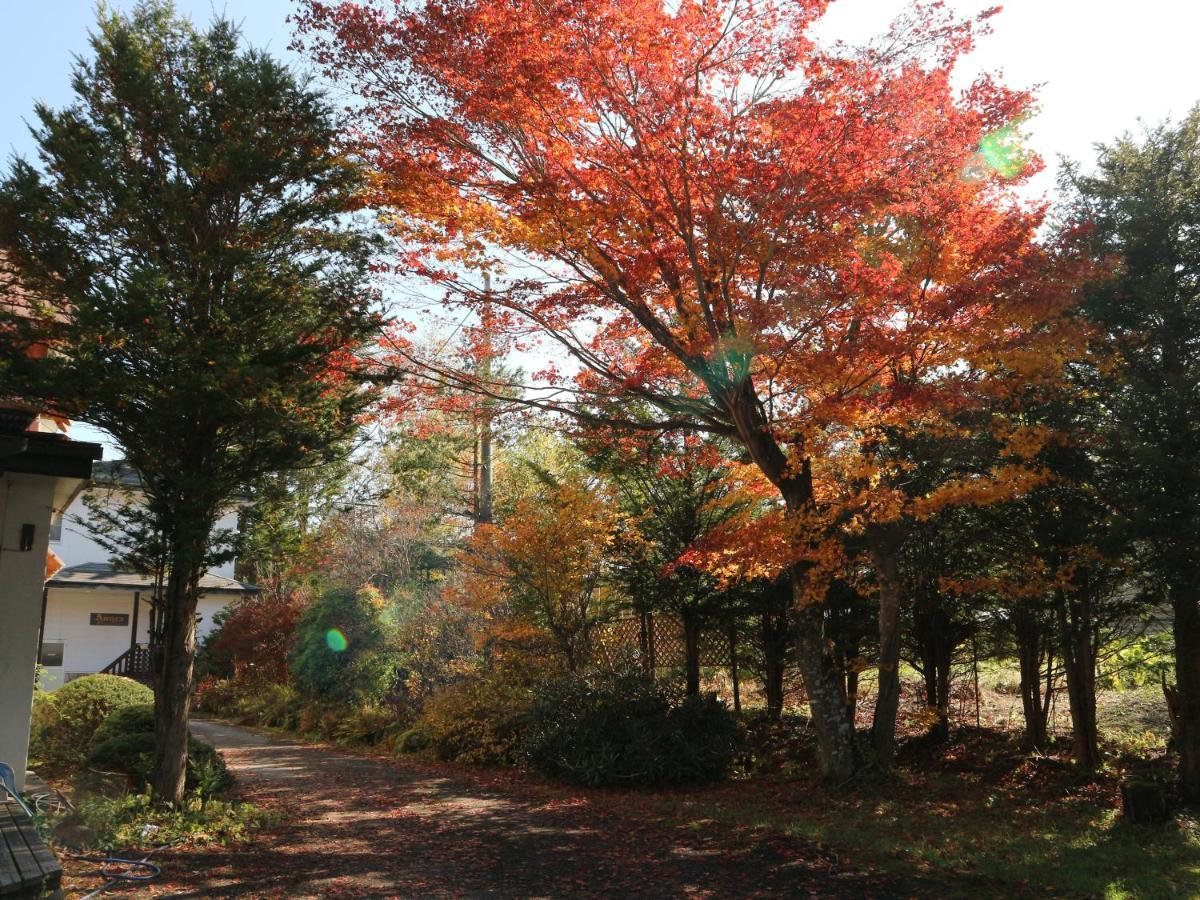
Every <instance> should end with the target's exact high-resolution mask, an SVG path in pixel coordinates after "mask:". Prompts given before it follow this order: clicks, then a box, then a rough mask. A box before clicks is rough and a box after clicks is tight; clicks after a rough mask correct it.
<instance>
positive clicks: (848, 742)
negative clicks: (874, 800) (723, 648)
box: [792, 570, 859, 784]
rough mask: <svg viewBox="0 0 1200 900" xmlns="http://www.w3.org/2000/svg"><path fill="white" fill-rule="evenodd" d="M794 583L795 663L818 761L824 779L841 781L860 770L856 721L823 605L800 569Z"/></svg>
mask: <svg viewBox="0 0 1200 900" xmlns="http://www.w3.org/2000/svg"><path fill="white" fill-rule="evenodd" d="M792 584H793V588H792V589H793V592H794V594H795V602H796V607H797V608H796V613H795V623H796V662H797V664H798V666H799V668H800V676H801V677H802V678H803V679H804V690H805V692H806V693H807V694H808V705H809V709H810V710H811V712H812V723H813V728H814V730H815V731H816V733H817V756H818V763H819V764H820V768H821V774H822V775H823V776H824V777H825V778H827V779H829V780H830V781H833V782H835V783H838V784H840V783H842V782H844V781H848V780H849V779H850V778H853V777H854V775H855V774H856V773H857V772H858V767H859V758H858V750H857V748H856V747H855V744H854V723H853V721H852V719H851V717H850V711H849V708H848V706H847V704H846V698H845V696H844V695H843V693H842V683H841V675H840V673H839V672H838V669H837V666H836V665H835V664H834V661H833V657H832V655H831V654H830V652H829V648H828V645H827V642H826V640H825V610H824V608H823V604H820V603H814V602H809V601H808V599H807V598H806V597H805V596H804V593H803V591H804V585H803V579H802V576H801V573H800V572H799V571H798V570H793V574H792Z"/></svg>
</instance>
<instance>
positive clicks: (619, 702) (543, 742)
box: [521, 672, 740, 787]
mask: <svg viewBox="0 0 1200 900" xmlns="http://www.w3.org/2000/svg"><path fill="white" fill-rule="evenodd" d="M739 740H740V734H739V730H738V726H737V722H736V720H735V719H734V717H733V715H732V714H731V713H730V712H729V710H728V709H726V707H725V705H724V704H723V703H721V702H720V701H719V700H717V698H716V697H715V696H713V695H707V696H703V697H687V698H684V697H681V696H678V695H677V694H675V693H674V692H671V691H668V690H667V689H666V688H665V687H663V686H662V685H658V684H655V683H654V682H652V681H649V680H648V679H646V677H645V676H644V675H643V674H642V673H640V672H617V673H598V674H596V675H593V676H590V677H580V676H565V677H561V678H556V679H552V680H550V681H547V682H545V683H543V684H542V685H541V686H540V687H539V689H538V691H537V699H536V700H535V702H534V704H533V706H532V708H531V709H530V710H529V713H528V715H527V716H526V719H525V724H524V731H523V734H522V741H521V749H522V752H523V754H524V757H525V760H526V761H527V762H528V763H529V764H530V765H531V766H533V767H534V768H536V769H538V770H539V771H541V772H544V773H545V774H547V775H550V776H551V777H553V778H559V779H562V780H564V781H569V782H573V783H576V784H584V785H589V786H592V787H599V786H608V785H668V784H700V783H703V782H709V781H717V780H719V779H721V778H724V777H725V776H726V775H727V774H728V772H729V768H730V765H731V764H732V762H733V759H734V754H735V753H736V751H737V747H738V744H739Z"/></svg>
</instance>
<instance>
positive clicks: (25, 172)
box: [0, 2, 379, 804]
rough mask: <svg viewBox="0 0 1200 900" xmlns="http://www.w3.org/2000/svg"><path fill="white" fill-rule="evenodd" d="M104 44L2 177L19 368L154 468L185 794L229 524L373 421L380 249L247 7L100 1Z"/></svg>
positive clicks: (157, 787) (11, 371)
mask: <svg viewBox="0 0 1200 900" xmlns="http://www.w3.org/2000/svg"><path fill="white" fill-rule="evenodd" d="M91 50H92V53H91V58H90V59H86V60H85V59H80V60H79V61H78V62H77V63H76V66H75V72H74V78H73V82H72V83H73V89H74V93H75V101H74V103H73V104H72V105H71V106H69V107H67V108H65V109H62V110H52V109H49V108H47V107H45V106H39V107H38V109H37V119H38V123H39V124H38V125H37V126H36V127H35V128H34V129H33V133H34V135H35V137H36V140H37V143H38V156H39V160H38V161H37V162H36V163H29V162H26V161H23V160H16V161H14V162H13V164H12V167H11V171H10V173H9V174H8V176H7V178H6V180H5V181H4V182H3V183H2V184H0V255H3V256H4V257H6V259H7V265H6V269H5V271H6V272H7V277H8V279H9V280H10V281H13V280H19V282H20V284H21V285H22V288H23V290H24V291H25V292H26V294H27V295H30V296H32V297H34V298H36V299H35V300H33V301H32V302H31V303H30V304H27V306H28V307H29V308H28V309H26V310H24V312H23V314H22V315H21V316H13V315H11V314H10V315H9V316H8V317H7V319H6V320H3V321H0V330H4V331H7V332H8V337H9V338H12V339H11V340H5V341H4V342H3V348H2V349H0V383H2V384H3V385H4V392H5V393H6V394H17V395H19V396H21V397H22V398H23V399H26V400H28V401H30V402H34V403H38V404H40V405H42V406H44V407H48V408H50V409H52V410H55V411H57V412H59V413H61V414H64V415H67V416H70V417H71V418H75V419H79V420H82V421H84V422H89V423H92V424H94V425H96V426H99V427H101V428H103V429H105V430H106V431H107V432H109V434H111V435H112V436H113V438H114V439H115V440H116V442H117V443H118V444H119V445H120V447H121V448H122V450H123V451H124V453H125V455H126V458H127V459H128V461H129V463H130V464H131V465H132V466H133V467H134V468H135V469H136V470H137V471H138V472H139V473H140V475H141V477H142V481H143V484H144V487H145V502H146V509H147V511H148V513H149V515H150V516H151V518H152V519H153V523H154V525H156V526H157V530H158V532H159V534H160V535H161V536H162V540H163V542H164V548H165V559H166V563H167V577H166V586H165V589H164V597H163V604H164V606H165V622H164V632H163V633H164V646H163V649H162V653H161V654H160V658H158V659H157V661H156V700H155V713H156V736H157V747H156V755H155V760H154V768H153V776H152V784H153V788H154V791H155V793H156V795H157V796H158V797H159V798H160V799H161V800H163V801H166V802H172V803H176V804H177V803H179V802H180V801H181V800H182V798H183V791H184V763H185V751H186V740H187V727H188V713H189V703H190V696H191V691H192V686H193V684H192V682H193V660H194V656H195V643H196V641H195V609H196V600H197V584H198V581H199V578H200V576H201V574H202V573H203V572H204V570H205V568H206V567H207V566H208V565H209V564H210V562H211V560H212V553H213V552H214V535H213V530H214V526H215V523H216V521H217V519H218V517H219V516H220V515H221V513H222V511H223V510H225V509H228V508H229V506H230V504H231V502H232V501H233V498H234V497H235V496H237V495H238V493H239V492H241V491H244V490H246V489H247V488H248V487H249V486H251V485H253V484H254V483H255V482H256V481H258V480H259V479H261V478H263V477H264V476H266V475H268V474H269V473H275V472H279V471H282V470H288V469H291V468H295V467H300V466H309V465H314V464H316V463H318V462H319V461H320V460H321V459H322V458H323V457H327V456H331V455H333V454H334V453H335V452H336V450H337V448H339V447H341V446H344V443H345V437H346V435H347V434H348V433H349V432H350V431H352V430H353V429H354V428H355V427H356V421H357V419H358V416H359V415H360V413H361V411H362V410H363V408H364V406H365V405H366V404H367V403H368V402H369V401H370V399H371V393H370V392H369V391H367V390H364V389H363V388H362V386H361V379H359V378H358V377H357V376H358V373H359V368H358V367H357V366H356V365H355V359H356V351H357V350H358V349H359V348H360V347H362V346H363V345H364V343H365V342H367V341H369V340H370V338H371V336H372V335H373V333H374V332H375V331H376V329H377V327H378V325H379V322H378V321H377V315H376V314H375V313H374V312H373V311H372V310H373V308H374V304H375V300H374V297H373V295H372V293H371V291H370V290H369V289H368V278H369V265H370V258H371V255H372V253H373V250H374V246H373V242H372V239H371V238H370V237H369V236H368V234H367V233H366V232H365V231H364V230H363V229H362V228H360V227H359V226H358V225H356V224H355V223H354V219H353V216H351V215H349V213H351V212H352V208H353V205H354V200H355V196H356V195H357V193H358V190H359V188H360V186H361V177H362V176H361V173H360V171H359V170H358V169H357V168H356V167H355V166H354V165H352V164H351V163H350V162H349V161H348V160H347V159H346V158H345V157H343V156H342V155H340V154H339V153H338V151H337V150H336V149H335V145H336V133H337V122H336V119H335V116H334V114H333V111H332V109H331V107H330V106H329V104H328V103H327V102H326V100H325V99H324V98H323V97H322V96H321V95H320V94H319V93H317V92H316V91H314V90H312V89H310V87H309V86H308V85H307V84H306V83H305V82H303V81H302V80H300V79H298V78H297V76H296V75H295V74H294V73H293V72H291V71H290V70H289V69H287V68H286V67H285V66H283V65H281V64H280V63H279V62H277V61H275V60H274V59H272V58H271V57H269V56H267V55H266V54H264V53H261V52H258V51H255V50H251V49H247V48H245V47H244V46H243V45H242V43H241V39H240V35H239V34H238V31H237V29H236V28H235V27H234V26H233V25H231V24H230V23H229V22H228V21H222V20H218V21H215V22H214V23H213V24H212V25H210V26H208V27H207V28H206V29H200V28H197V27H195V26H193V25H192V24H191V23H190V22H188V21H186V20H184V19H181V18H180V17H179V16H178V15H177V14H176V12H175V10H174V9H173V7H172V6H171V5H170V4H169V3H167V2H144V3H141V4H139V5H138V6H137V7H136V8H135V9H134V10H133V11H132V12H130V13H128V14H121V13H117V12H112V11H108V10H104V9H103V8H102V9H101V12H100V14H99V22H98V25H97V28H96V30H95V32H94V33H93V35H92V37H91ZM10 288H11V285H10ZM3 289H4V288H3V286H2V285H0V292H2V291H3ZM37 345H42V346H48V347H51V348H52V352H51V353H50V354H48V355H43V357H42V358H34V357H36V356H37V355H38V354H37V353H36V352H35V353H29V352H28V350H29V348H30V347H31V346H37ZM217 552H219V549H218V550H217Z"/></svg>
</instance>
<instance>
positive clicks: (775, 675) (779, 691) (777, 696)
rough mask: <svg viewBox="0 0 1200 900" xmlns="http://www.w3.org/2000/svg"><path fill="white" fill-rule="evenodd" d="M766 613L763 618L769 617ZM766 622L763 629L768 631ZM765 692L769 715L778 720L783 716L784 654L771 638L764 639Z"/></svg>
mask: <svg viewBox="0 0 1200 900" xmlns="http://www.w3.org/2000/svg"><path fill="white" fill-rule="evenodd" d="M768 617H769V614H764V616H763V618H764V619H765V618H768ZM769 627H770V626H769V625H767V624H764V626H763V630H764V631H768V629H769ZM763 693H764V695H765V698H766V702H767V716H768V717H769V718H771V719H775V720H778V719H779V718H781V717H782V716H783V654H782V653H781V652H780V647H779V646H778V645H777V644H776V642H775V641H774V640H773V639H771V638H769V637H768V639H766V640H764V641H763Z"/></svg>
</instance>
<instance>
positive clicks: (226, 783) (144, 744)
mask: <svg viewBox="0 0 1200 900" xmlns="http://www.w3.org/2000/svg"><path fill="white" fill-rule="evenodd" d="M153 757H154V706H153V704H141V705H138V706H128V707H125V708H123V709H119V710H115V711H114V712H113V713H112V714H110V715H109V716H108V718H106V719H105V720H104V722H102V723H101V725H100V727H99V728H97V729H96V733H95V735H94V737H93V739H92V745H91V751H90V752H89V753H88V756H87V765H88V766H89V767H90V768H93V769H97V770H99V771H102V772H117V773H120V774H122V775H126V776H128V777H129V778H130V780H131V781H132V782H133V786H134V787H135V788H137V789H141V788H143V787H145V786H146V784H148V783H149V780H150V769H151V766H152V764H153ZM232 784H233V777H232V776H231V775H230V774H229V769H228V767H226V765H225V760H224V758H222V756H221V754H220V753H218V752H217V750H216V748H214V747H213V746H212V745H211V744H207V743H205V742H204V741H201V740H198V739H196V738H194V737H191V736H190V735H189V736H188V759H187V776H186V786H187V790H188V791H189V792H191V793H194V794H198V795H199V796H201V797H211V796H213V795H214V794H218V793H221V792H222V791H224V790H226V789H228V788H229V787H230V786H231V785H232Z"/></svg>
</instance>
